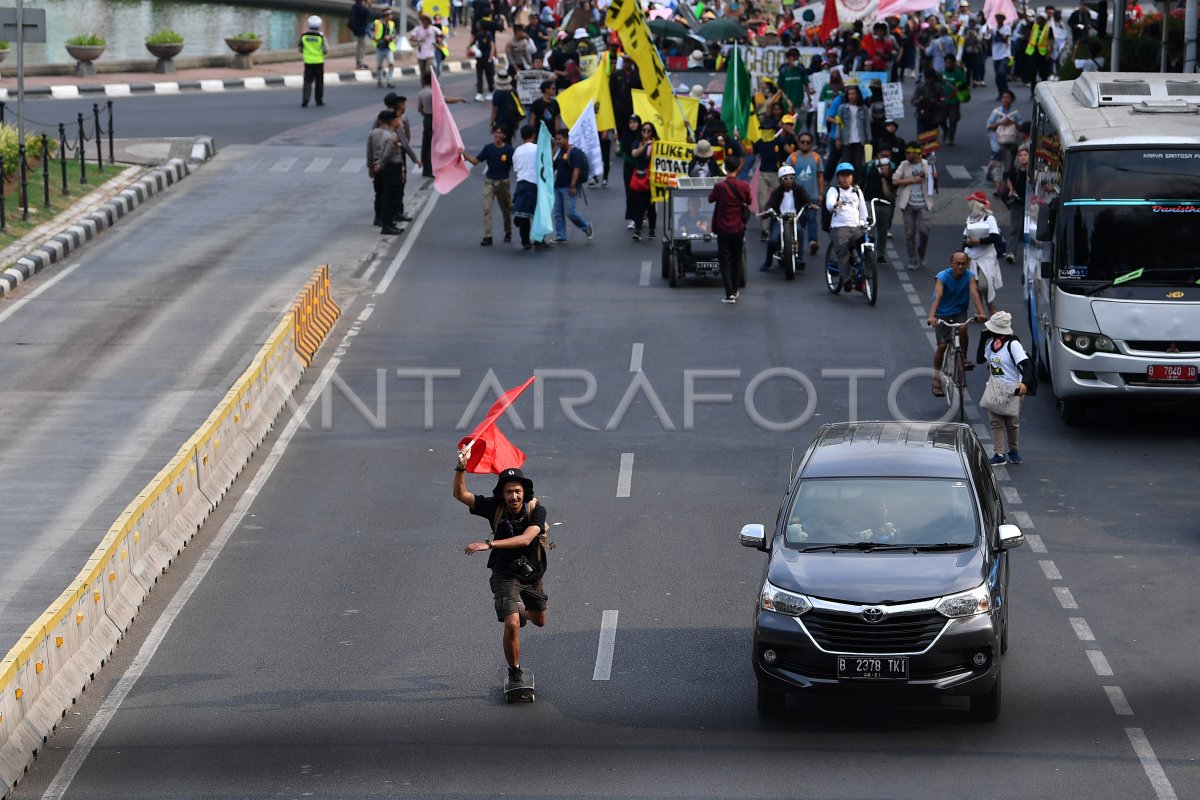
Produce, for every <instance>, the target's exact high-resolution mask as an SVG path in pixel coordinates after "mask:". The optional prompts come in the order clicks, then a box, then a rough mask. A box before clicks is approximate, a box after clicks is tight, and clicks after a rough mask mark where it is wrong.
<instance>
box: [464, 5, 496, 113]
mask: <svg viewBox="0 0 1200 800" xmlns="http://www.w3.org/2000/svg"><path fill="white" fill-rule="evenodd" d="M495 46H496V31H495V23H493V22H491V21H490V18H485V19H481V20H479V21H478V22H476V23H475V31H474V33H473V34H472V38H471V46H470V48H469V52H470V53H472V54H474V56H475V100H476V101H481V100H485V99H487V97H486V96H485V95H484V93H483V84H484V79H485V78H486V79H487V94H488V95H490V94H491V93H492V92H494V91H496V64H495V58H494V57H493V55H492V51H493V49H495Z"/></svg>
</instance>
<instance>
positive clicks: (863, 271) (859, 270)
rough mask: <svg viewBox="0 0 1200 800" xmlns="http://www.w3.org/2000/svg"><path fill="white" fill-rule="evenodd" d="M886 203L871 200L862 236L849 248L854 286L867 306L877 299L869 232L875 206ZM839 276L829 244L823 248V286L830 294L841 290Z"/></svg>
mask: <svg viewBox="0 0 1200 800" xmlns="http://www.w3.org/2000/svg"><path fill="white" fill-rule="evenodd" d="M887 202H888V201H887V200H883V199H881V198H878V197H876V198H874V199H873V200H871V204H870V214H869V216H868V220H867V223H866V224H865V225H861V226H860V227H861V229H862V236H861V237H859V238H858V239H857V240H856V241H855V242H854V244H853V245H852V246H851V248H850V257H851V259H853V261H854V263H853V264H852V265H851V266H852V269H853V274H854V278H853V280H854V286H855V288H856V289H858V291H860V292H862V293H863V294H864V295H866V298H867V305H872V306H873V305H875V301H876V300H878V299H879V268H878V265H877V263H876V260H875V242H874V241H873V240H872V238H871V231H872V230H874V228H875V204H876V203H887ZM840 276H841V268H840V267H839V266H838V263H837V257H836V256H835V255H834V246H833V242H830V243H829V246H828V247H827V248H825V286H826V288H827V289H829V293H830V294H837V293H838V292H840V291H841V290H842V281H841V277H840Z"/></svg>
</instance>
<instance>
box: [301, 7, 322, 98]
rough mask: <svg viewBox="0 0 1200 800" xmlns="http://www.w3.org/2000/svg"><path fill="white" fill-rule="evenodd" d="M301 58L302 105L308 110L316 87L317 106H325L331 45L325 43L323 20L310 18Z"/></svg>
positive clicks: (314, 16) (316, 17)
mask: <svg viewBox="0 0 1200 800" xmlns="http://www.w3.org/2000/svg"><path fill="white" fill-rule="evenodd" d="M298 46H299V48H300V56H301V57H302V58H303V59H304V90H303V91H304V93H303V95H302V96H301V99H300V105H301V107H303V108H308V98H309V97H311V96H312V94H313V86H314V85H315V86H316V95H317V105H319V106H323V105H325V56H326V55H327V54H328V53H329V45H328V44H327V43H326V42H325V34H323V33H321V18H320V17H318V16H317V15H315V14H314V15H313V16H311V17H309V18H308V30H306V31H305V32H304V33H302V34H300V43H299V45H298Z"/></svg>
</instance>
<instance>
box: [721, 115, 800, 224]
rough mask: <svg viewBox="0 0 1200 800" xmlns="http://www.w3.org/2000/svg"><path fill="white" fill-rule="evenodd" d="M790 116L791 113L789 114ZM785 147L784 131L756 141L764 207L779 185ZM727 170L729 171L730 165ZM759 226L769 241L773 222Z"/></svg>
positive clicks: (759, 191)
mask: <svg viewBox="0 0 1200 800" xmlns="http://www.w3.org/2000/svg"><path fill="white" fill-rule="evenodd" d="M789 116H790V115H789ZM784 147H785V140H784V138H783V136H782V131H776V132H775V134H774V135H773V136H770V137H767V136H766V134H764V136H763V138H762V139H760V140H758V141H757V142H755V143H754V154H755V155H756V156H758V198H757V199H758V207H759V208H762V207H763V206H765V205H766V203H767V198H768V197H770V196H771V192H773V191H775V189H776V188H778V186H779V165H780V164H782V163H784V162H785V161H786V160H787V159H788V156H789V155H791V154H790V153H788V152H787V150H786V149H784ZM725 171H726V172H728V171H729V167H728V165H726V167H725ZM759 228H760V229H761V235H760V237H759V238H760V239H761V240H762V241H764V242H765V241H767V238H768V237H769V236H770V233H771V223H770V221H769V220H766V219H761V220H759Z"/></svg>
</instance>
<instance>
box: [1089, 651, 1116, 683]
mask: <svg viewBox="0 0 1200 800" xmlns="http://www.w3.org/2000/svg"><path fill="white" fill-rule="evenodd" d="M1087 657H1088V661H1090V662H1092V669H1094V670H1095V671H1096V674H1097V675H1099V676H1100V677H1101V678H1108V677H1111V676H1112V674H1113V671H1112V667H1110V666H1109V665H1108V659H1107V658H1105V657H1104V653H1102V652H1101V651H1099V650H1088V651H1087Z"/></svg>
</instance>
